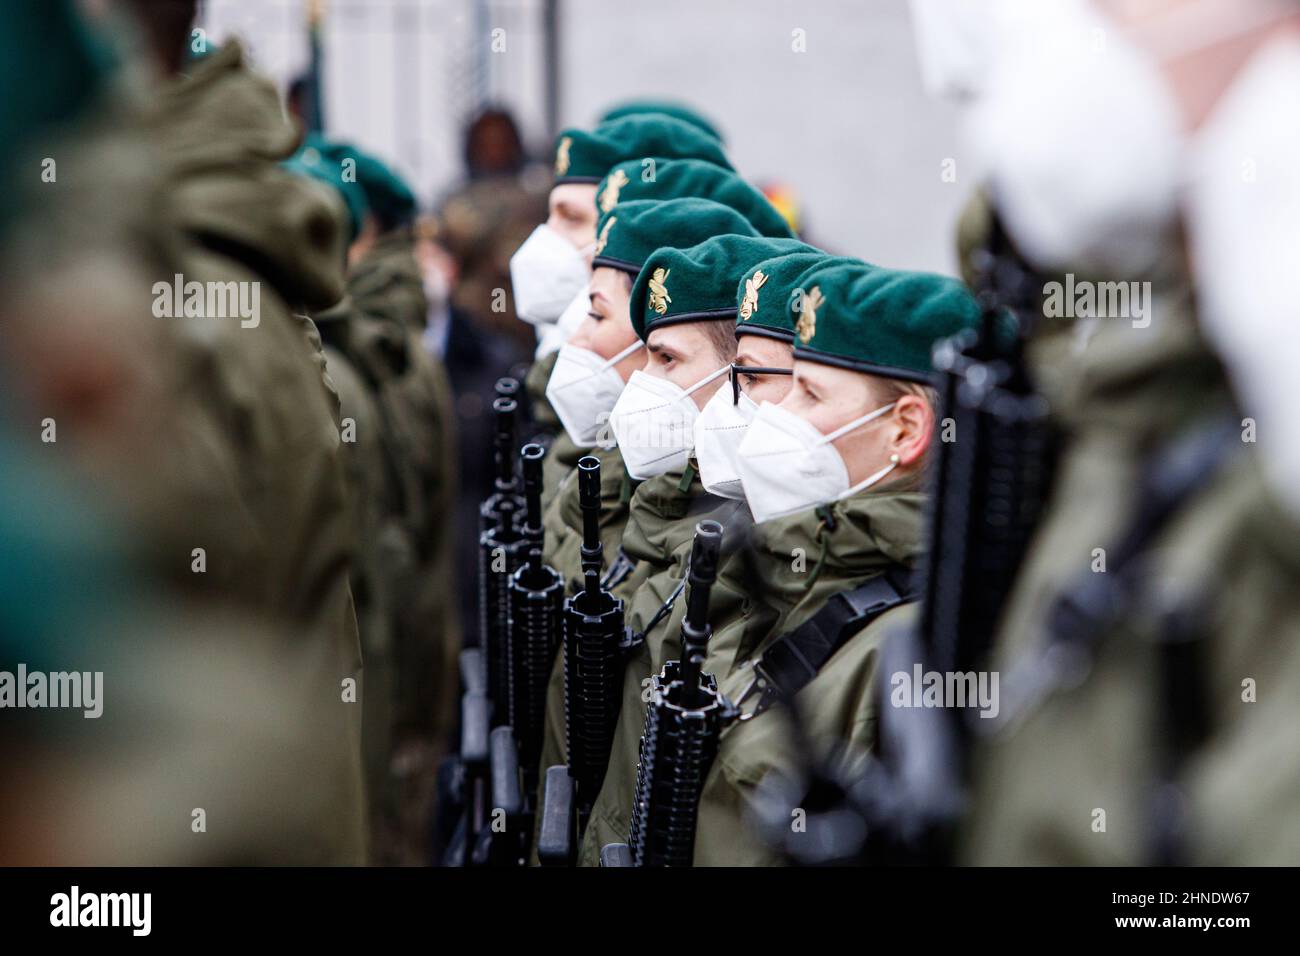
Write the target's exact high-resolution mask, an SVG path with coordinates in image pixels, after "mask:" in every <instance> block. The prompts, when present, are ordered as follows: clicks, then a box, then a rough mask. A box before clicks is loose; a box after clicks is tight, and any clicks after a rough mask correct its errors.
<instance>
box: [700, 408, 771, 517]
mask: <svg viewBox="0 0 1300 956" xmlns="http://www.w3.org/2000/svg"><path fill="white" fill-rule="evenodd" d="M731 398H732V391H731V389H729V388H720V389H718V390H717V392H715V393H714V395H713V397H712V398H710V399H709V400H708V402H706V403H705V405H704V408H703V409H702V410H701V411H700V417H699V418H697V419H696V420H695V461H696V463H697V464H698V465H699V466H700V481H701V483H703V485H704V490H705V491H707V492H708V493H709V494H711V495H718V496H719V497H722V498H744V497H745V490H744V488H743V487H742V486H741V483H740V463H739V460H738V459H739V453H740V442H741V440H742V439H743V438H744V437H745V431H746V430H747V429H748V428H749V423H750V422H752V421H753V420H754V416H755V415H756V414H757V413H758V406H757V405H756V404H754V400H753V399H752V398H750V397H749V396H748V395H746V394H745V393H744V392H741V393H740V401H739V402H738V403H735V404H733V403H732V401H731Z"/></svg>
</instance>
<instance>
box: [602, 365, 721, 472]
mask: <svg viewBox="0 0 1300 956" xmlns="http://www.w3.org/2000/svg"><path fill="white" fill-rule="evenodd" d="M730 368H731V366H730V365H729V364H728V365H724V366H722V368H720V369H718V370H717V371H714V372H710V373H709V374H708V375H706V376H704V378H702V379H700V380H699V381H698V382H696V383H695V384H694V385H692V386H691V387H690V388H685V389H684V388H681V387H680V386H678V385H674V384H673V383H672V382H670V381H668V379H666V378H658V377H657V376H654V375H647V374H646V373H645V372H643V371H641V370H640V369H638V370H637V371H635V372H633V373H632V377H631V378H630V379H628V383H627V387H626V388H624V389H623V394H622V395H621V396H619V399H618V402H617V404H615V405H614V410H613V411H612V412H610V415H609V424H610V427H611V428H613V429H614V437H615V438H616V439H618V448H619V451H620V452H621V453H622V455H623V463H624V465H626V466H627V473H628V474H629V475H631V476H632V477H633V478H635V479H637V480H638V481H644V480H645V479H646V478H653V477H655V476H656V475H662V474H666V473H667V472H670V471H673V470H675V469H677V468H684V467H685V466H686V462H687V460H688V459H689V458H690V455H691V449H692V448H693V447H694V446H695V420H696V419H697V418H699V417H700V410H699V409H698V408H696V407H695V402H694V401H692V400H691V395H692V394H693V393H695V392H696V391H698V390H699V389H701V388H703V387H704V386H705V385H707V384H709V382H712V381H713V380H714V379H715V378H717V377H718V376H719V375H726V374H727V371H728V370H729V369H730Z"/></svg>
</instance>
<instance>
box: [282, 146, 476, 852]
mask: <svg viewBox="0 0 1300 956" xmlns="http://www.w3.org/2000/svg"><path fill="white" fill-rule="evenodd" d="M293 166H294V167H295V168H297V169H299V170H300V171H302V172H305V173H308V174H310V175H312V176H313V177H315V178H317V179H319V180H320V181H321V182H323V183H325V184H328V185H329V186H331V187H332V188H333V190H334V193H335V195H337V196H338V197H340V198H341V199H342V200H343V205H345V206H346V209H347V216H346V219H347V221H348V222H349V224H350V229H349V232H350V235H351V243H350V246H349V256H350V258H353V259H355V260H358V261H359V263H360V265H359V267H358V268H359V271H358V272H356V273H355V274H354V275H353V277H352V278H351V280H350V283H349V289H350V291H349V292H348V294H346V295H345V296H344V297H343V299H341V300H340V301H339V302H338V303H337V304H336V305H334V306H332V307H331V308H329V309H327V310H324V311H320V312H317V313H316V322H317V324H318V326H319V328H320V330H321V335H322V338H323V339H324V340H325V342H326V345H327V347H328V349H329V350H330V351H331V352H332V353H333V354H332V355H330V357H331V360H332V365H331V368H330V373H331V375H332V376H334V377H336V378H337V379H339V380H340V381H339V385H340V389H341V390H342V389H343V388H346V389H347V390H348V392H349V393H351V396H350V397H351V399H352V400H351V401H350V402H349V395H347V394H345V395H344V396H343V398H344V421H343V424H344V430H343V437H344V441H345V443H350V448H349V451H350V452H351V453H352V455H353V460H354V464H355V465H356V467H357V472H356V477H357V478H358V479H359V481H360V485H359V486H357V488H356V490H357V494H358V497H359V499H360V501H359V506H360V507H361V508H362V509H363V511H364V512H365V514H363V515H361V516H359V518H358V525H357V530H358V532H359V533H360V534H361V540H360V547H361V550H362V552H363V554H364V558H365V563H366V564H367V568H366V569H365V570H364V573H362V574H361V577H362V579H363V580H364V582H365V594H364V597H365V602H364V603H362V604H360V605H359V608H360V612H362V613H364V614H365V615H367V616H368V618H369V620H370V622H371V632H370V633H369V634H366V633H364V632H363V634H362V640H363V645H364V646H365V648H366V651H367V654H368V657H367V664H368V666H369V665H370V664H373V665H374V667H375V669H376V670H377V671H378V674H377V676H376V679H377V683H376V684H375V686H374V688H373V690H374V692H373V693H371V694H369V695H367V703H366V717H367V719H368V721H369V725H368V729H367V731H366V734H365V739H366V745H367V746H366V749H367V765H368V770H369V774H370V778H371V783H372V784H373V785H374V786H372V802H373V803H374V804H375V806H374V814H373V818H374V820H375V822H376V825H378V826H382V827H385V828H391V827H394V826H398V824H397V822H396V821H397V818H398V816H399V815H405V812H404V807H405V803H404V801H403V799H402V797H401V794H400V793H399V791H398V790H396V789H395V787H396V785H397V784H398V783H410V784H412V785H413V787H414V789H416V790H421V788H422V786H423V784H422V782H421V781H422V777H421V772H422V771H428V772H430V773H431V772H432V771H431V768H432V763H433V755H432V747H433V741H434V740H436V739H438V738H439V737H440V736H441V733H442V730H443V729H444V728H445V727H446V726H447V725H448V723H449V722H450V711H449V707H450V702H451V701H452V700H453V699H454V686H453V685H452V684H451V683H449V682H450V681H451V680H452V678H453V675H454V667H453V664H452V655H453V654H454V652H455V649H456V647H458V645H459V641H460V636H459V631H458V628H457V627H456V618H457V615H456V610H457V602H456V600H455V597H454V595H455V588H454V583H453V575H452V573H451V561H450V558H449V555H450V549H451V547H452V544H453V542H452V538H451V533H450V531H451V529H450V528H449V527H448V526H447V523H446V518H447V517H448V516H449V514H450V512H451V506H452V501H453V500H454V493H455V475H454V469H455V463H456V458H455V454H454V452H452V453H448V450H447V447H446V445H447V443H449V442H454V441H455V426H454V422H452V421H451V416H452V411H451V407H450V395H449V394H448V390H447V388H446V383H445V381H444V378H443V372H442V367H441V363H440V362H439V361H438V359H437V358H436V356H434V355H432V354H431V353H429V352H428V350H427V349H426V348H425V346H424V341H423V336H424V330H425V320H426V312H427V307H426V304H425V299H424V278H423V273H422V272H421V271H420V270H419V267H418V266H417V264H416V262H415V258H414V254H413V251H412V249H413V240H412V237H411V223H410V221H409V217H410V216H411V214H412V213H413V208H414V207H413V202H414V200H413V198H412V197H411V194H410V191H409V190H408V189H407V188H406V186H405V184H403V183H402V182H401V181H400V180H399V179H398V178H397V177H396V175H395V174H393V173H392V172H391V170H389V169H388V168H387V167H386V166H385V165H383V164H382V163H380V162H379V161H378V160H376V159H374V158H373V157H371V156H369V155H367V154H365V153H363V152H361V151H360V150H358V149H356V148H355V147H352V146H350V145H347V144H342V143H332V142H329V141H327V140H325V139H323V138H322V137H312V138H310V140H309V141H308V144H307V145H306V146H305V147H304V148H303V149H302V150H301V152H300V153H299V154H298V155H297V156H296V157H295V159H294V161H293ZM353 169H354V170H355V172H356V176H355V177H352V176H350V175H349V171H350V170H353ZM372 202H374V203H376V204H377V206H378V209H379V212H376V211H375V209H376V207H375V206H372V205H371V203H372ZM340 211H342V210H340ZM327 354H328V353H327ZM358 389H360V392H358V391H357V390H358ZM350 407H351V408H352V409H353V410H356V411H357V412H358V414H359V416H360V417H357V416H352V415H349V408H350ZM363 419H364V422H368V426H369V428H370V430H371V433H370V434H368V435H362V434H360V430H361V429H362V428H363V427H366V426H365V424H363ZM376 451H378V454H379V459H378V461H377V462H376V460H375V452H376ZM376 466H377V467H376ZM354 577H357V576H356V575H354ZM364 623H365V620H364V619H363V624H364ZM395 749H401V750H403V751H410V753H407V755H406V756H403V757H398V756H397V755H396V752H395ZM394 766H400V767H401V768H403V769H402V771H401V773H400V774H399V776H400V777H401V778H402V780H396V779H393V778H392V776H391V772H392V769H393V767H394ZM406 778H411V779H406ZM425 789H426V790H427V788H425ZM421 800H424V801H427V793H426V796H425V797H423V798H419V799H417V801H416V802H417V803H419V802H421ZM410 816H413V817H419V818H421V819H420V823H419V824H418V825H416V824H412V825H413V826H417V832H412V833H408V835H407V837H405V838H399V837H397V836H395V835H392V833H391V831H390V835H389V836H388V837H385V838H381V839H379V840H378V843H377V845H376V847H375V852H376V854H377V858H378V859H382V860H383V861H385V862H398V858H397V855H398V854H401V853H403V852H414V853H415V854H417V855H416V856H414V857H411V858H409V860H408V861H410V862H422V861H423V857H421V856H418V854H419V853H421V852H422V848H423V847H424V845H425V842H426V841H425V839H424V838H423V836H422V835H421V833H420V832H418V831H419V828H421V827H422V826H423V820H424V818H425V817H427V814H426V813H424V812H415V813H413V814H410Z"/></svg>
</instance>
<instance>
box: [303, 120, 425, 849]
mask: <svg viewBox="0 0 1300 956" xmlns="http://www.w3.org/2000/svg"><path fill="white" fill-rule="evenodd" d="M284 165H285V168H286V169H289V170H291V171H293V172H295V173H299V174H301V175H303V176H307V177H310V178H311V179H313V180H315V181H317V182H319V183H321V184H322V185H323V186H325V187H327V188H328V189H329V191H330V195H331V196H333V197H335V198H336V200H337V201H336V203H335V205H336V206H337V209H338V215H339V228H340V230H341V231H342V233H343V235H344V236H345V237H346V238H347V240H348V242H349V243H351V242H352V241H353V240H355V239H356V237H357V234H358V233H359V231H360V229H361V226H362V224H363V223H364V221H365V218H366V215H367V206H366V200H365V194H364V192H363V191H362V189H361V187H360V185H359V184H357V183H356V182H355V181H354V180H352V179H350V178H347V177H344V176H342V175H341V170H340V169H339V168H338V167H337V165H336V164H334V163H333V162H331V161H330V160H328V159H327V158H326V157H325V156H324V155H322V153H321V150H320V149H318V148H317V147H315V146H311V147H306V148H304V149H302V150H300V151H299V152H298V153H297V154H295V155H294V156H293V157H292V158H291V159H290V160H288V161H286V163H285V164H284ZM313 320H314V322H315V325H316V328H317V329H318V331H319V332H320V337H321V343H322V348H323V352H324V355H325V361H326V372H327V374H328V375H329V379H330V382H331V383H332V385H333V386H334V388H335V390H336V391H337V392H338V395H339V406H340V422H341V426H342V427H341V438H342V447H343V457H344V464H345V470H346V475H347V480H348V490H349V493H350V501H351V512H352V520H353V540H354V543H355V548H356V558H355V560H354V561H353V563H352V574H351V581H352V594H353V599H354V601H355V604H356V613H357V627H358V630H359V632H360V637H361V651H362V656H363V659H364V661H365V667H366V684H365V693H364V695H363V697H362V727H361V737H362V750H363V754H364V758H365V772H366V790H367V793H368V794H369V797H370V814H371V818H372V825H371V852H372V853H373V854H376V855H381V854H382V853H383V850H384V849H385V848H386V847H387V846H388V845H389V843H390V842H391V841H390V840H387V839H385V838H384V836H383V834H382V830H380V829H378V826H379V824H380V823H381V822H382V821H384V820H386V819H387V816H386V814H387V811H388V807H389V804H390V803H391V800H390V799H389V797H390V794H389V791H390V788H389V786H388V771H389V761H390V757H391V754H392V725H393V697H394V682H395V676H394V674H395V666H394V661H393V640H394V638H393V632H394V631H395V630H396V618H397V597H396V594H395V593H394V585H395V584H396V583H397V582H398V581H399V580H400V578H399V577H398V572H399V571H401V572H406V571H407V565H408V564H409V552H408V550H407V549H406V548H405V547H404V543H405V538H404V537H403V536H402V532H401V530H400V527H396V526H395V523H396V522H398V521H400V518H401V514H400V500H399V496H398V494H397V489H395V488H394V487H393V483H392V482H391V481H390V480H389V474H390V457H391V456H392V455H393V453H394V452H393V449H392V448H391V447H389V445H386V443H385V442H386V440H387V441H388V442H389V443H390V444H391V438H389V437H388V436H387V434H386V432H385V429H384V419H383V417H382V414H381V409H380V407H379V402H378V400H377V398H376V395H375V393H376V391H377V388H376V387H375V385H374V383H372V382H371V381H370V380H369V379H368V378H367V377H366V374H365V372H364V371H363V370H362V368H361V367H360V366H359V365H358V363H357V361H356V358H355V355H356V354H357V351H358V338H359V337H363V336H364V335H365V329H364V325H365V322H366V320H365V318H364V317H363V316H362V315H361V313H360V312H359V311H358V310H357V308H356V306H355V304H354V303H353V301H352V298H351V296H348V295H346V294H345V295H344V296H343V298H342V299H341V300H340V301H339V302H338V303H337V304H336V305H333V306H331V307H330V308H328V309H323V310H319V311H317V312H316V313H315V314H314V316H313Z"/></svg>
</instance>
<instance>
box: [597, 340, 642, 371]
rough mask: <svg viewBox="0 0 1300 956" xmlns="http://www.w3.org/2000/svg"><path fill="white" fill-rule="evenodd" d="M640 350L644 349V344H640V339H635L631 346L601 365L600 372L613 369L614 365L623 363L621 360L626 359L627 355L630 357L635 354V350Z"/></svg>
mask: <svg viewBox="0 0 1300 956" xmlns="http://www.w3.org/2000/svg"><path fill="white" fill-rule="evenodd" d="M641 348H645V343H644V342H642V341H641V340H640V339H637V340H636V341H635V342H633V343H632V344H631V345H629V346H628V347H627V348H625V349H624V350H623V351H621V352H619V353H618V354H617V355H615V356H614V357H613V358H612V359H610V360H609V361H608V362H606V363H605V364H604V365H602V366H601V367H600V370H601V371H602V372H603V371H605V369H607V368H613V367H614V366H615V365H617V364H618V363H619V362H621V361H623V359H625V358H627V357H628V356H629V355H631V354H632V353H633V352H635V351H636V350H637V349H641Z"/></svg>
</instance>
